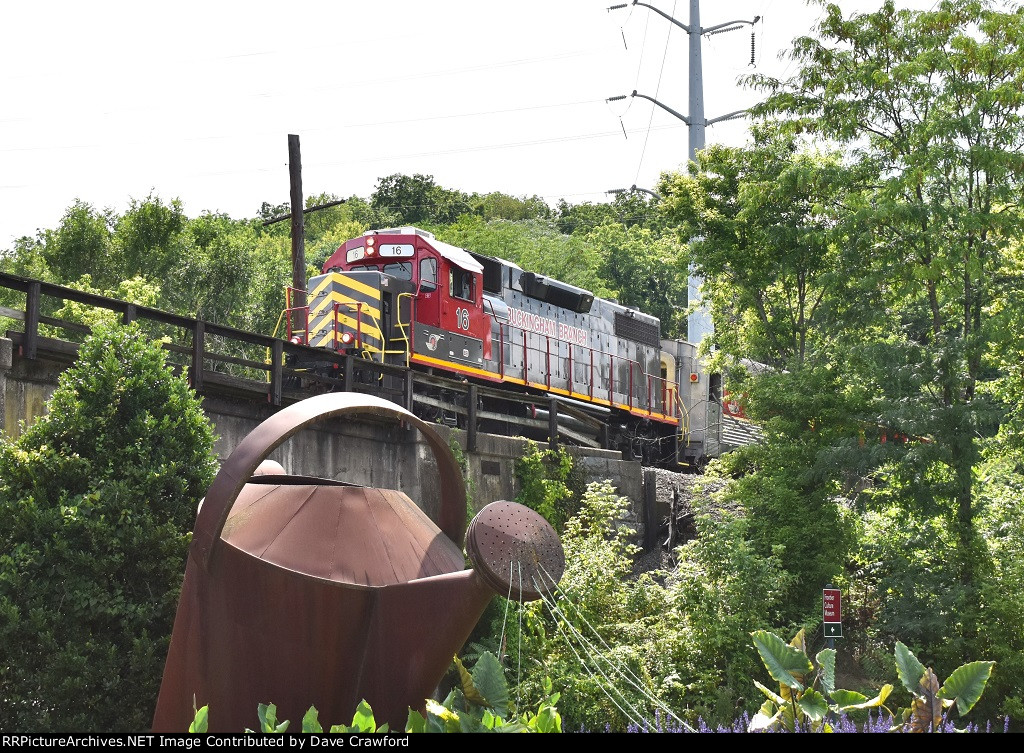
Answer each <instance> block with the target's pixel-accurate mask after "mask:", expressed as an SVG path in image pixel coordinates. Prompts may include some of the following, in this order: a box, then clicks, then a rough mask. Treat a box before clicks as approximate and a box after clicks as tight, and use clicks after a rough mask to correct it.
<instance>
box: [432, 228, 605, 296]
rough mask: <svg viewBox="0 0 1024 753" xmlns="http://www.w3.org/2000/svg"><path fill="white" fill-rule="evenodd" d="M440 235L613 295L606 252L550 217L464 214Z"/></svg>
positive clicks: (465, 246) (594, 291) (586, 287)
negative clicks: (489, 217)
mask: <svg viewBox="0 0 1024 753" xmlns="http://www.w3.org/2000/svg"><path fill="white" fill-rule="evenodd" d="M437 237H438V238H439V239H440V240H443V241H445V242H446V243H452V244H454V245H456V246H461V247H463V248H468V249H469V250H470V251H475V252H476V253H479V254H485V255H487V256H497V257H500V258H502V259H507V260H508V261H512V262H515V263H516V264H518V265H519V266H521V267H522V268H523V269H525V270H528V271H530V272H537V273H538V274H544V275H549V276H551V277H554V278H555V279H556V280H561V281H562V282H567V283H569V284H570V285H576V286H577V287H581V288H584V289H586V290H589V291H591V292H592V293H594V295H599V296H605V297H607V296H609V295H614V294H613V292H612V291H611V289H610V288H609V286H608V285H607V283H606V281H605V280H604V279H603V277H602V274H601V270H602V269H603V265H604V251H603V250H602V249H601V248H599V247H597V246H594V245H592V244H591V243H588V242H587V240H586V239H585V238H583V237H581V236H576V235H571V236H570V235H563V234H562V233H560V232H558V228H556V227H555V225H554V223H553V222H551V221H550V220H522V221H520V222H509V221H508V220H493V221H491V222H485V221H484V220H483V219H481V218H480V217H477V216H475V215H464V216H463V217H461V218H459V220H458V221H457V222H455V223H452V224H451V225H449V226H447V227H444V228H438V230H437Z"/></svg>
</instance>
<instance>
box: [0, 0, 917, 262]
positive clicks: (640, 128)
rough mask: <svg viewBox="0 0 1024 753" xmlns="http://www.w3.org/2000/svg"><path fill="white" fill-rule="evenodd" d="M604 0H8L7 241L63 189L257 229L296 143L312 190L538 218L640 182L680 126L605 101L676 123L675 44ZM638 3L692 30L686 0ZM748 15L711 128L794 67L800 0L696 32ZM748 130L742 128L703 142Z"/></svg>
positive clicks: (714, 44)
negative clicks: (499, 205)
mask: <svg viewBox="0 0 1024 753" xmlns="http://www.w3.org/2000/svg"><path fill="white" fill-rule="evenodd" d="M619 1H620V2H621V0H619ZM613 4H615V2H614V1H609V0H603V1H602V0H517V1H516V2H511V3H497V2H482V1H481V0H435V1H434V2H424V1H423V0H419V1H416V0H364V1H363V2H353V1H352V0H332V1H331V2H321V1H319V0H293V1H292V2H290V3H281V2H265V1H264V0H248V1H247V2H226V1H222V0H202V1H201V2H200V1H197V0H176V2H174V3H152V2H139V1H138V0H133V1H132V2H120V1H110V0H97V1H96V2H93V3H84V2H65V1H62V0H33V1H32V2H15V1H14V0H3V5H2V15H0V18H2V19H3V23H2V24H0V35H2V37H0V249H4V248H9V247H10V246H11V245H12V241H13V239H14V238H16V237H18V236H21V235H33V234H34V233H35V232H36V230H37V229H41V228H53V227H56V226H57V224H58V223H59V222H60V219H61V216H62V215H63V213H64V211H65V210H66V208H67V207H68V206H69V205H70V204H71V203H72V202H73V201H74V200H75V199H76V198H78V199H81V200H83V201H86V202H88V203H90V204H92V205H93V206H95V207H96V208H106V207H110V208H112V209H114V210H115V211H117V212H123V211H124V209H125V208H126V207H127V205H128V202H129V201H130V200H131V199H132V198H136V199H143V198H145V197H146V196H147V195H149V194H150V193H151V192H152V193H155V194H156V195H157V196H159V197H160V198H162V199H163V200H164V201H170V200H171V199H174V198H178V199H180V200H181V201H182V202H183V203H184V207H185V211H186V213H187V214H188V215H189V216H195V215H198V214H200V213H202V212H204V211H213V212H224V213H227V214H229V215H230V216H232V217H235V218H242V217H252V216H254V215H256V213H257V212H258V210H259V208H260V205H261V203H262V202H264V201H268V202H271V203H282V202H287V201H288V200H289V182H288V134H298V135H299V138H300V145H301V160H302V179H303V193H304V195H306V196H310V195H313V194H318V193H331V194H336V195H339V196H350V195H353V194H356V195H359V196H363V197H368V196H369V195H370V193H371V192H372V191H373V190H374V188H375V187H376V185H377V181H378V179H379V178H381V177H383V176H386V175H390V174H392V173H405V174H410V175H411V174H414V173H422V174H425V175H432V176H433V177H434V179H435V180H436V182H437V183H438V184H440V185H442V186H445V187H447V188H454V189H460V190H462V191H466V192H468V193H471V192H479V193H486V192H489V191H503V192H505V193H509V194H513V195H517V196H520V195H534V194H536V195H539V196H541V197H543V198H544V199H545V200H547V201H548V202H549V203H550V204H552V205H554V204H556V203H557V201H558V200H559V199H560V198H565V199H566V200H567V201H570V202H572V203H579V202H583V201H591V202H600V201H607V200H608V199H609V197H608V195H607V194H606V193H605V192H606V191H608V190H609V189H612V188H622V187H629V186H631V185H633V184H636V185H637V186H639V187H641V188H648V189H652V188H653V187H654V184H655V182H656V181H657V179H658V176H659V174H660V173H661V172H663V171H669V170H677V169H681V167H682V165H683V163H684V161H685V159H686V150H687V128H686V126H685V125H684V124H683V123H682V121H680V120H679V119H677V118H676V117H674V116H673V115H671V114H669V113H668V112H665V111H664V110H662V109H661V108H659V107H657V106H655V105H654V104H652V103H650V102H648V101H645V100H642V99H640V98H634V99H631V100H626V101H618V102H610V103H609V102H606V99H608V98H609V97H612V96H615V95H619V94H628V93H630V92H632V91H633V90H634V89H635V90H637V91H638V92H639V93H640V94H645V95H647V96H649V97H653V98H654V99H657V100H658V101H660V102H662V103H664V104H665V105H667V106H669V107H671V108H672V109H674V110H676V111H677V112H680V113H682V114H687V113H688V105H687V81H688V63H687V59H688V40H687V36H686V34H685V32H684V31H683V30H682V29H681V28H679V27H676V26H674V25H673V24H671V23H670V22H669V21H667V20H665V19H664V18H662V17H661V16H659V15H657V14H656V13H654V12H652V11H651V10H649V9H648V8H645V7H643V6H640V5H636V6H629V7H627V8H624V9H620V10H614V11H609V10H607V8H608V6H610V5H613ZM880 4H881V0H876V1H872V0H849V1H841V2H840V6H841V7H843V8H844V10H852V9H867V10H874V9H876V8H877V7H878V6H879V5H880ZM931 4H932V3H931V2H929V1H928V0H900V1H898V2H897V5H898V6H900V7H922V6H926V7H930V6H931ZM649 5H653V6H655V7H657V8H659V9H661V10H662V11H664V12H665V13H667V14H668V15H670V16H673V17H675V18H676V19H678V20H680V21H681V22H683V23H689V21H690V19H689V5H690V3H689V1H688V0H652V1H651V2H650V3H649ZM755 16H761V21H760V22H759V23H758V24H756V25H755V26H753V27H751V26H744V27H743V28H742V29H741V30H739V31H733V32H729V33H724V34H717V35H713V36H708V37H704V41H703V45H702V52H703V85H704V98H705V115H706V117H707V118H709V119H710V118H715V117H718V116H720V115H724V114H726V113H728V112H732V111H734V110H740V109H743V108H745V107H747V106H749V105H750V104H752V103H753V102H754V101H755V99H756V95H755V93H753V92H749V91H744V90H743V89H741V88H740V87H739V86H738V85H737V84H736V79H737V77H738V76H740V75H742V74H744V73H747V72H750V71H752V70H755V69H756V70H759V71H762V72H766V73H770V74H781V73H784V72H785V71H786V70H787V69H789V70H791V67H789V66H787V64H786V62H785V61H780V60H779V58H778V56H779V53H780V52H781V51H785V50H787V49H788V48H789V46H790V41H791V40H792V39H793V38H794V37H796V36H799V35H802V34H805V33H807V32H808V31H809V30H810V29H811V27H812V25H813V23H814V22H815V20H816V19H817V16H818V12H817V9H815V8H810V7H808V6H807V5H805V3H804V1H803V0H730V1H729V2H722V1H721V0H720V1H719V2H707V0H705V2H704V3H703V4H702V7H701V18H700V22H701V25H702V26H703V27H705V28H707V27H710V26H715V25H718V24H720V23H724V22H726V21H732V20H741V21H751V20H753V19H754V17H755ZM751 29H753V32H754V41H755V66H754V67H751V66H750V65H749V63H750V44H751V37H750V34H751ZM746 136H747V130H746V121H745V120H736V121H730V122H725V123H721V124H717V125H714V126H712V127H710V128H709V129H708V131H707V142H708V143H711V142H721V143H728V144H741V143H743V142H744V141H745V140H746Z"/></svg>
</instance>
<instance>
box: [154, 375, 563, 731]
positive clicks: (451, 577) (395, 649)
mask: <svg viewBox="0 0 1024 753" xmlns="http://www.w3.org/2000/svg"><path fill="white" fill-rule="evenodd" d="M330 418H342V419H346V420H349V419H371V420H377V421H380V420H383V421H385V422H391V423H395V422H402V423H404V424H406V425H410V426H413V427H415V428H417V429H418V430H419V431H420V433H421V434H422V436H423V438H424V439H425V440H426V443H427V444H428V445H429V447H430V449H431V450H432V452H433V455H434V458H435V460H436V462H437V470H438V476H439V487H440V493H441V494H440V496H441V505H440V512H439V513H438V516H437V518H438V520H437V523H434V522H433V521H432V520H431V519H430V518H429V517H428V516H427V515H426V514H425V513H424V512H423V511H422V510H421V509H420V508H419V507H418V506H417V505H416V504H415V503H413V502H412V500H410V499H409V497H408V496H406V495H405V494H404V493H402V492H400V491H396V490H392V489H376V488H369V487H362V486H357V485H354V484H348V483H345V482H340V481H332V480H326V479H316V478H309V477H298V476H294V477H293V476H284V475H279V474H278V475H261V476H254V475H253V474H254V472H256V471H257V469H258V468H259V467H260V466H261V463H262V461H263V460H264V459H265V458H266V457H267V455H269V454H270V453H271V452H273V450H274V449H275V448H276V447H278V446H279V445H280V444H282V443H283V442H284V441H285V440H286V439H288V438H289V437H291V436H293V435H294V434H296V433H297V432H299V431H300V430H302V429H303V428H305V427H307V426H309V425H311V424H314V423H316V422H320V421H323V420H326V419H330ZM264 468H266V466H264ZM465 520H466V491H465V483H464V481H463V478H462V474H461V472H460V471H459V468H458V466H457V464H456V462H455V459H454V456H453V455H452V452H451V450H450V449H449V447H448V445H447V443H446V442H445V441H444V440H443V439H442V438H441V437H440V436H439V435H438V434H437V433H436V431H435V430H434V429H433V428H431V426H430V425H429V424H426V423H424V422H423V421H421V420H420V419H419V418H417V417H416V416H414V415H413V414H412V413H410V412H408V411H406V410H405V409H403V408H401V407H400V406H398V405H396V404H394V403H391V402H388V401H386V400H383V399H381V398H375V397H371V396H368V395H360V394H354V393H329V394H324V395H318V396H316V397H312V398H309V399H306V400H302V401H300V402H297V403H294V404H292V405H290V406H288V407H287V408H284V409H283V410H281V411H279V412H278V413H276V414H274V415H273V416H271V417H270V418H268V419H267V420H266V421H264V422H263V423H262V424H260V425H259V426H257V427H256V429H254V430H253V431H252V432H251V433H250V434H249V435H248V436H246V437H245V438H244V439H243V440H242V441H241V442H240V443H239V444H238V446H237V447H236V448H235V450H234V451H233V452H232V453H231V455H230V456H229V457H228V459H227V460H226V461H225V462H224V464H223V465H222V467H221V469H220V472H219V473H218V474H217V477H216V478H215V479H214V481H213V484H212V485H211V486H210V488H209V490H208V492H207V494H206V497H205V500H204V502H203V505H202V507H201V509H200V511H199V515H198V517H197V519H196V526H195V532H194V536H193V540H192V546H191V549H190V551H189V556H188V562H187V564H186V570H185V581H184V585H183V588H182V593H181V598H180V601H179V604H178V612H177V616H176V618H175V622H174V631H173V634H172V636H171V644H170V648H169V650H168V655H167V663H166V666H165V669H164V676H163V682H162V685H161V688H160V695H159V698H158V700H157V708H156V712H155V715H154V721H153V730H154V731H155V732H179V733H180V732H184V731H187V730H188V728H189V724H190V723H191V721H192V719H193V716H194V709H195V708H199V707H202V706H204V705H209V716H208V723H209V729H210V731H224V732H241V731H243V730H244V729H245V728H246V727H247V726H250V725H252V723H253V720H254V719H255V716H256V712H257V706H258V704H260V703H271V702H273V703H275V704H276V705H277V707H278V716H279V717H280V718H284V719H293V720H294V719H301V718H302V716H303V715H304V714H305V712H306V710H307V709H308V708H309V707H310V706H316V708H317V709H318V710H319V712H320V718H321V719H323V720H325V721H327V722H330V723H337V722H339V721H341V720H343V719H347V718H349V717H350V716H351V715H352V714H353V713H354V711H355V708H356V705H357V704H358V703H359V701H360V700H362V699H365V700H366V701H367V702H368V703H369V704H370V706H371V707H372V708H373V711H374V716H375V717H376V719H377V720H378V722H385V721H386V722H388V723H389V724H390V725H391V728H392V729H396V728H397V729H401V728H402V727H403V725H404V724H405V721H406V717H407V715H408V710H409V708H410V707H411V708H415V709H420V710H422V708H423V705H424V702H425V699H426V698H429V697H430V695H431V694H432V693H433V692H434V690H435V688H436V687H437V685H438V683H439V682H440V680H441V679H442V677H443V676H444V673H445V672H446V670H447V669H448V667H449V666H450V664H451V661H452V657H453V656H454V655H455V653H456V652H457V651H458V650H459V649H460V648H461V647H462V645H463V644H464V643H465V641H466V639H467V638H468V637H469V634H470V632H471V631H472V629H473V627H474V626H475V625H476V623H477V621H478V620H479V619H480V616H481V615H482V613H483V610H484V609H485V607H486V606H487V604H488V603H489V602H490V600H491V599H492V597H493V596H494V594H495V593H500V594H501V595H502V596H506V597H508V598H512V599H516V600H520V601H527V600H532V599H536V598H539V597H540V596H541V595H542V594H543V593H545V592H546V591H549V590H551V589H553V588H554V586H555V584H556V583H557V581H558V580H559V579H560V578H561V576H562V572H563V570H564V568H565V555H564V552H563V550H562V545H561V542H560V541H559V539H558V536H557V534H556V533H555V531H554V529H552V527H551V526H550V524H548V523H547V521H546V520H544V518H543V517H541V516H540V515H539V514H537V513H536V512H534V511H533V510H530V509H529V508H527V507H524V506H522V505H518V504H515V503H512V502H494V503H492V504H490V505H487V506H486V507H485V508H484V509H483V510H481V511H480V512H479V513H478V514H477V516H476V517H475V518H474V519H473V520H472V522H471V523H470V525H469V530H468V533H467V535H466V541H467V547H466V549H467V552H468V554H469V558H470V561H471V562H472V567H471V568H468V569H467V568H466V560H465V557H464V555H463V550H462V541H463V533H464V530H465Z"/></svg>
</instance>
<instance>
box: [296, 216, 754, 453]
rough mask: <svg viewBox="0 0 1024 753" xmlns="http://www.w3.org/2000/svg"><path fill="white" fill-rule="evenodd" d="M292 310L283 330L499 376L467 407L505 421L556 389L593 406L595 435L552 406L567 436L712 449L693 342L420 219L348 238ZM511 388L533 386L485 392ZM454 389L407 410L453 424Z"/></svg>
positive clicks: (709, 394) (714, 422)
mask: <svg viewBox="0 0 1024 753" xmlns="http://www.w3.org/2000/svg"><path fill="white" fill-rule="evenodd" d="M292 311H293V314H294V309H293V310H292ZM299 313H300V314H301V317H300V318H299V321H300V324H299V325H297V326H296V325H293V328H292V331H291V332H290V333H289V335H290V337H291V339H292V340H293V342H301V343H302V344H306V345H310V346H315V347H318V348H327V349H330V350H332V351H335V352H337V353H347V354H352V355H356V356H359V357H360V358H363V359H369V360H373V361H375V362H379V363H382V364H390V365H393V366H400V367H403V368H407V369H412V370H417V371H421V372H428V373H431V374H434V375H440V376H447V377H452V378H455V379H458V380H461V381H463V382H470V383H473V384H480V385H487V386H491V387H496V388H499V389H500V390H502V392H496V391H495V390H486V391H485V392H486V395H487V397H486V398H480V401H481V403H482V406H481V407H482V410H480V411H478V412H477V415H478V416H480V417H482V420H483V421H487V422H490V423H492V424H499V423H504V424H505V425H506V431H508V430H509V429H508V427H512V428H511V431H514V433H517V434H523V435H526V436H529V432H528V431H518V430H516V424H517V421H518V423H520V424H524V425H525V424H527V423H530V421H527V420H524V419H530V420H531V421H533V422H534V423H535V422H536V419H537V418H543V417H545V416H547V415H548V414H549V412H550V408H551V406H552V402H551V401H552V400H555V401H557V403H558V404H561V405H565V406H572V408H574V409H575V410H576V411H580V410H582V411H583V412H585V413H587V414H589V415H592V416H595V417H598V418H599V419H600V423H601V425H602V431H601V432H599V434H600V435H601V436H597V437H594V436H589V437H585V436H583V433H584V432H585V427H584V426H583V425H582V424H578V425H577V426H575V427H574V426H572V419H571V418H568V417H564V418H563V420H566V421H567V423H568V427H567V428H566V429H565V431H566V433H567V435H568V436H570V437H571V436H573V431H574V430H575V431H576V435H577V436H578V437H579V438H580V439H581V440H582V442H583V443H586V442H588V441H590V442H595V441H596V442H598V443H600V444H604V445H605V446H608V447H613V448H617V449H621V450H624V451H627V452H629V453H630V454H631V455H632V456H634V457H638V458H642V459H643V460H645V461H646V462H649V463H652V464H660V465H667V466H669V467H675V466H680V465H682V466H691V467H693V466H696V465H698V464H699V463H700V462H702V461H703V460H705V459H706V458H708V457H713V456H715V455H717V454H719V452H720V451H721V450H722V449H723V445H722V442H723V436H722V422H723V419H726V420H728V418H729V417H728V415H725V416H723V414H722V410H721V399H720V397H721V385H720V381H719V380H718V379H717V377H716V376H715V375H707V374H705V373H704V372H703V371H702V370H701V367H700V364H699V361H698V359H697V358H696V348H695V346H694V345H692V344H690V343H686V342H682V341H675V340H662V339H661V328H660V322H659V320H658V319H657V318H655V317H653V316H649V315H647V314H644V313H643V312H641V311H638V310H635V309H632V308H628V307H625V306H621V305H619V304H618V303H616V302H615V301H611V300H605V299H601V298H595V296H594V295H593V294H592V293H590V292H589V291H586V290H583V289H581V288H578V287H574V286H572V285H568V284H566V283H563V282H560V281H558V280H554V279H551V278H549V277H545V276H543V275H539V274H536V273H533V272H530V271H527V270H524V269H522V268H520V267H519V266H518V265H516V264H514V263H512V262H509V261H505V260H503V259H499V258H494V257H489V256H484V255H481V254H476V253H473V252H471V251H467V250H465V249H462V248H458V247H456V246H452V245H449V244H447V243H443V242H441V241H439V240H438V239H436V238H435V237H434V236H433V235H432V234H431V233H429V232H426V231H424V230H420V229H418V228H412V227H403V228H393V229H388V230H371V231H368V232H367V233H365V234H364V235H362V236H361V237H359V238H353V239H352V240H349V241H346V242H345V243H344V244H343V245H342V246H341V247H340V248H339V249H338V250H337V251H336V252H335V253H334V254H333V255H332V256H331V257H330V258H328V259H327V261H326V262H325V263H324V266H323V273H322V274H320V275H318V276H316V277H313V278H312V279H310V280H309V283H308V286H307V292H306V306H304V307H302V309H301V310H300V311H299ZM294 320H295V317H294V316H292V317H290V321H294ZM297 365H298V366H302V364H297ZM305 366H306V367H307V368H315V364H314V363H307V364H305ZM332 368H337V367H336V365H332ZM380 380H381V381H383V377H380ZM510 392H515V393H518V394H519V395H524V394H525V395H533V396H536V397H537V398H538V399H537V401H536V402H535V403H533V404H529V403H527V406H526V408H525V411H526V412H525V413H524V407H523V402H522V400H521V399H520V400H516V401H514V402H513V401H503V400H501V398H500V397H495V395H501V394H510ZM458 394H459V393H457V392H448V393H447V394H446V391H445V389H444V388H443V386H438V387H436V388H434V389H425V390H424V389H422V388H421V391H420V393H419V394H417V395H416V396H415V400H414V404H415V410H417V412H419V413H421V414H422V415H425V417H427V418H433V419H435V420H446V421H449V422H450V423H452V424H453V425H458V422H459V420H460V418H459V417H460V416H462V417H463V419H462V420H464V415H465V414H464V412H460V411H456V410H451V411H446V407H451V408H455V407H457V406H456V405H455V402H456V401H457V400H459V399H460V398H459V397H458ZM463 399H464V398H463ZM577 415H578V413H577ZM733 420H735V419H733ZM577 423H578V422H577ZM484 430H488V428H486V427H485V428H484ZM499 433H501V432H500V430H499ZM741 443H742V442H741Z"/></svg>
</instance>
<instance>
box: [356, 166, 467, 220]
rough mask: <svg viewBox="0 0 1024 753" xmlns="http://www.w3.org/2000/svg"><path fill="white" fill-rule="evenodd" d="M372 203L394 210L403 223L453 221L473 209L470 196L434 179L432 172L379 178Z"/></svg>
mask: <svg viewBox="0 0 1024 753" xmlns="http://www.w3.org/2000/svg"><path fill="white" fill-rule="evenodd" d="M371 205H372V206H373V208H374V209H376V210H378V211H387V212H393V213H394V214H395V215H396V216H397V218H398V220H399V223H400V224H404V225H416V224H423V223H438V224H449V223H452V222H455V220H457V219H458V218H459V217H460V216H461V215H463V214H467V213H468V212H470V211H471V207H470V204H469V197H468V196H466V195H465V194H464V193H462V192H461V191H450V190H448V189H446V188H442V187H441V186H439V185H437V184H436V183H435V182H434V177H433V176H432V175H420V174H419V173H417V174H416V175H413V176H411V177H410V176H408V175H402V174H401V173H394V174H393V175H388V176H387V177H384V178H381V179H380V180H379V181H377V189H376V190H375V191H374V192H373V196H372V197H371Z"/></svg>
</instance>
